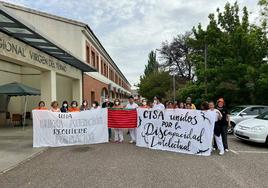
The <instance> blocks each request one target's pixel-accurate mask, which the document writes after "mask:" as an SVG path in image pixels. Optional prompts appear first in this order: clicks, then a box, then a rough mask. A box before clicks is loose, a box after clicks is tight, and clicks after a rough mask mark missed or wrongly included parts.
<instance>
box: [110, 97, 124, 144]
mask: <svg viewBox="0 0 268 188" xmlns="http://www.w3.org/2000/svg"><path fill="white" fill-rule="evenodd" d="M122 108H123V106H122V105H121V102H120V100H119V99H115V100H114V106H113V109H122ZM113 130H114V142H115V143H122V142H123V141H124V136H123V133H124V132H123V129H117V128H116V129H113Z"/></svg>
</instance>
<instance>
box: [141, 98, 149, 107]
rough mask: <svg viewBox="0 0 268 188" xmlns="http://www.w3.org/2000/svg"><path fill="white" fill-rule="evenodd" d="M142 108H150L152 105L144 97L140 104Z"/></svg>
mask: <svg viewBox="0 0 268 188" xmlns="http://www.w3.org/2000/svg"><path fill="white" fill-rule="evenodd" d="M139 107H140V108H150V106H148V105H147V100H146V99H142V103H141V106H139Z"/></svg>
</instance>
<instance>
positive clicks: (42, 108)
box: [34, 101, 48, 110]
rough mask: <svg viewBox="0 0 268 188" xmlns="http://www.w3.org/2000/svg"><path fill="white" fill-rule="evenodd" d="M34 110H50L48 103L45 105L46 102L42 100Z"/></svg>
mask: <svg viewBox="0 0 268 188" xmlns="http://www.w3.org/2000/svg"><path fill="white" fill-rule="evenodd" d="M34 110H48V109H47V107H46V105H45V102H44V101H40V102H39V103H38V107H37V108H35V109H34Z"/></svg>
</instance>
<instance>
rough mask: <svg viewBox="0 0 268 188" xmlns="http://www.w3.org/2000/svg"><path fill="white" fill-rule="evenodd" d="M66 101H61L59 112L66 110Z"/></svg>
mask: <svg viewBox="0 0 268 188" xmlns="http://www.w3.org/2000/svg"><path fill="white" fill-rule="evenodd" d="M68 108H69V107H68V102H67V101H63V102H62V106H61V108H60V111H61V112H68Z"/></svg>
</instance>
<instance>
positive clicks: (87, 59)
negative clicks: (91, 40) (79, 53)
mask: <svg viewBox="0 0 268 188" xmlns="http://www.w3.org/2000/svg"><path fill="white" fill-rule="evenodd" d="M89 56H90V54H89V46H88V45H87V46H86V62H87V63H89V58H90V57H89Z"/></svg>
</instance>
